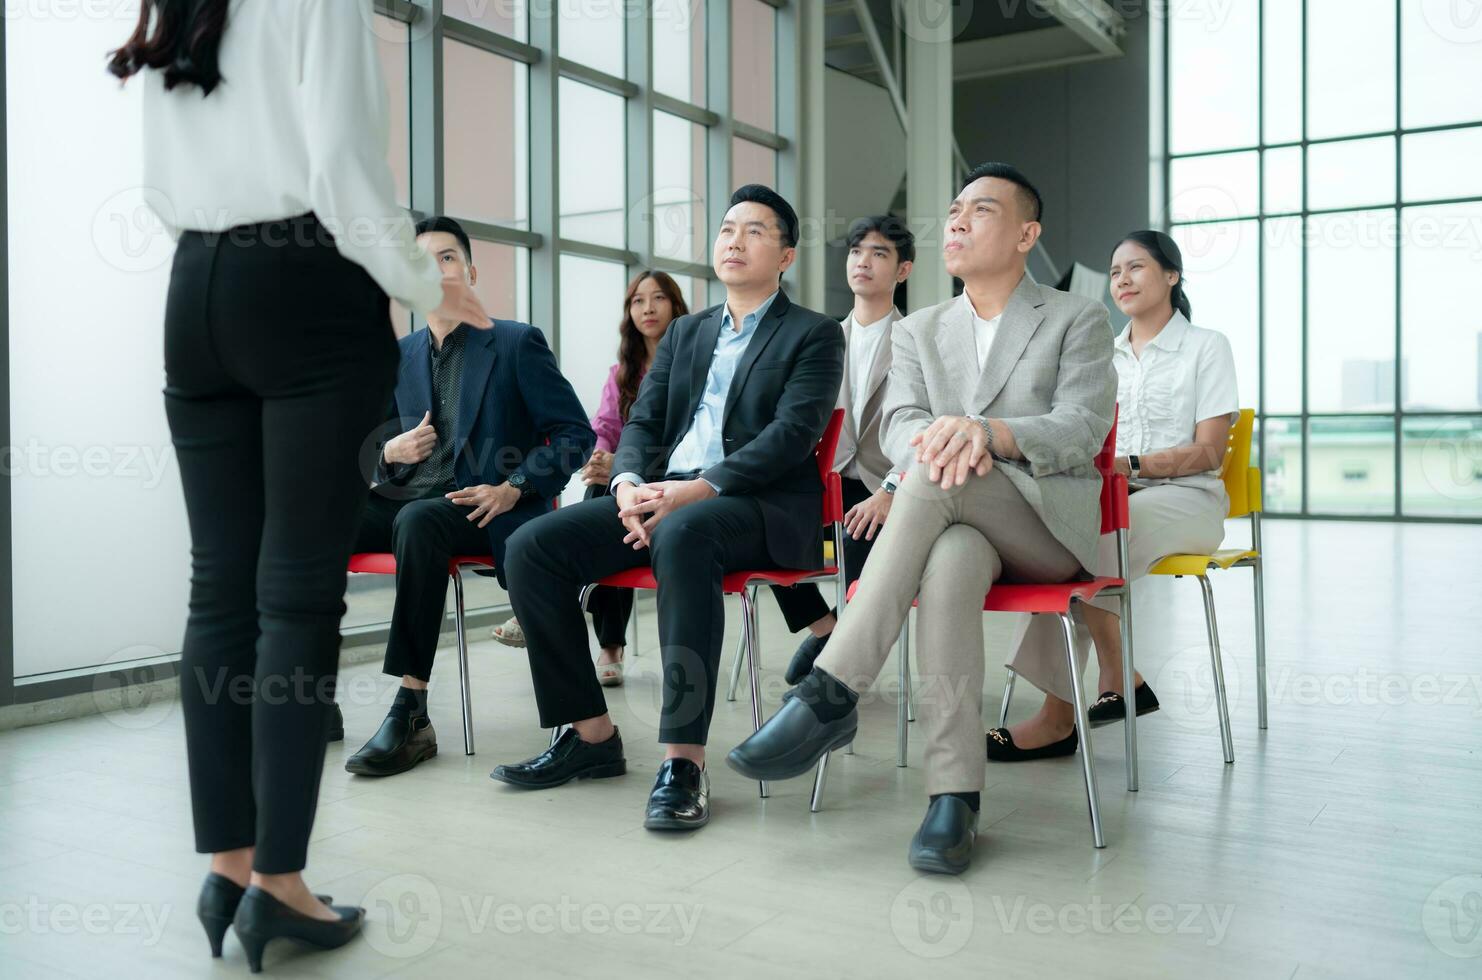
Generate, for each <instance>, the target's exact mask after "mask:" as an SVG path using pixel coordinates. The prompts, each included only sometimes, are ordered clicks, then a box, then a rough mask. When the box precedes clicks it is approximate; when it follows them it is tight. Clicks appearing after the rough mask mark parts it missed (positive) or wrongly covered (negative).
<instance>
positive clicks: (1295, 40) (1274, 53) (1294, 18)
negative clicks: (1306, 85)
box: [1260, 0, 1302, 143]
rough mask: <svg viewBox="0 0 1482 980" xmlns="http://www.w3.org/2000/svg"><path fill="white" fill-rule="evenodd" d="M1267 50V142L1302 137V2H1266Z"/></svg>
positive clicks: (1263, 15) (1265, 135)
mask: <svg viewBox="0 0 1482 980" xmlns="http://www.w3.org/2000/svg"><path fill="white" fill-rule="evenodd" d="M1260 7H1261V17H1262V19H1263V20H1264V22H1265V29H1264V32H1263V43H1264V44H1265V53H1264V58H1263V63H1262V70H1263V71H1264V73H1265V92H1264V96H1263V99H1262V106H1263V108H1264V116H1265V118H1264V120H1263V125H1264V126H1265V134H1264V139H1265V141H1266V142H1267V143H1286V142H1289V141H1295V140H1299V139H1301V138H1302V4H1301V3H1293V2H1291V0H1287V2H1286V3H1281V2H1272V0H1267V2H1266V3H1262V4H1261V5H1260Z"/></svg>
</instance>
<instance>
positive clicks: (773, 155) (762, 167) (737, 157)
mask: <svg viewBox="0 0 1482 980" xmlns="http://www.w3.org/2000/svg"><path fill="white" fill-rule="evenodd" d="M731 184H732V185H734V186H736V187H740V186H741V185H742V184H766V185H767V186H768V187H776V186H777V151H776V150H774V149H772V148H771V147H770V146H762V145H761V144H760V143H753V142H751V141H750V140H743V139H733V140H731ZM717 217H719V216H717Z"/></svg>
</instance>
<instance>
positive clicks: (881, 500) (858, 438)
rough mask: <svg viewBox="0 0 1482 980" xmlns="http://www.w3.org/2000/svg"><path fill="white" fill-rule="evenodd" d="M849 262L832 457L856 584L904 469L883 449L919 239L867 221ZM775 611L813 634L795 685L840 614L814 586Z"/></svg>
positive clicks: (886, 223)
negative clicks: (894, 353) (838, 428)
mask: <svg viewBox="0 0 1482 980" xmlns="http://www.w3.org/2000/svg"><path fill="white" fill-rule="evenodd" d="M847 242H848V246H849V257H848V259H847V260H846V261H845V264H844V271H845V275H846V276H847V277H848V280H849V289H850V291H851V292H852V293H854V309H853V310H852V311H851V312H850V314H849V316H848V317H846V318H845V319H844V321H843V324H844V341H845V344H846V345H847V346H846V350H845V353H844V383H843V385H842V386H841V387H840V389H839V407H840V408H842V409H844V429H843V432H842V433H840V436H839V448H838V450H837V452H836V453H835V455H834V469H835V471H837V472H838V473H839V474H840V475H841V476H842V478H843V479H842V481H841V482H842V487H843V496H844V506H845V508H847V512H846V514H845V515H844V529H845V531H846V533H847V534H848V537H847V538H846V539H845V542H844V572H845V577H846V579H847V580H848V581H849V582H850V583H853V582H854V580H855V579H857V578H859V570H860V569H861V568H863V567H864V563H865V559H867V558H868V557H869V556H870V548H871V546H873V545H874V543H875V536H876V534H878V533H879V531H880V527H881V526H882V525H883V524H884V523H885V518H886V516H887V515H888V514H889V513H890V502H891V500H892V499H893V498H892V495H893V494H894V493H895V489H896V487H897V486H899V484H900V477H901V474H902V473H903V472H904V470H905V466H904V465H895V464H894V463H893V462H892V461H891V460H890V458H889V457H887V456H886V455H885V450H884V449H882V448H881V446H880V422H881V418H882V413H881V407H882V405H883V404H884V401H885V387H886V385H885V380H886V377H887V376H888V375H889V374H890V330H891V328H892V327H894V326H895V322H896V321H897V320H899V319H901V311H900V310H899V309H897V308H896V305H895V294H896V291H897V289H898V288H899V287H900V286H901V285H902V284H903V283H905V281H906V280H907V279H908V278H909V277H910V275H911V263H912V262H913V261H914V260H915V258H916V236H915V235H913V234H911V231H910V229H909V228H907V227H906V225H905V222H903V221H901V219H899V218H897V217H895V216H894V215H890V214H881V215H874V216H872V217H868V218H861V219H859V220H858V221H856V222H855V223H854V225H853V226H852V227H851V228H850V229H849V238H848V240H847ZM772 594H773V595H775V596H776V597H777V605H778V607H779V608H781V610H782V615H783V617H784V618H785V619H786V620H787V628H788V630H789V631H790V632H793V633H796V632H798V631H799V630H801V629H804V628H807V630H808V631H809V633H808V636H807V637H806V638H805V639H804V640H803V642H802V644H801V645H799V646H798V649H797V652H796V653H794V654H793V657H792V662H791V663H789V664H788V665H787V675H786V676H787V682H788V683H789V684H796V683H798V682H799V681H801V680H802V679H803V678H804V677H806V676H807V675H808V672H809V671H810V670H812V669H813V662H814V661H815V660H817V659H818V656H819V654H821V653H822V652H823V648H824V646H825V645H826V644H827V643H828V638H829V636H830V635H831V634H832V633H833V630H834V626H835V625H836V624H837V623H838V620H837V618H836V616H837V613H838V610H836V609H831V608H830V607H829V605H828V603H827V602H825V601H824V598H823V594H822V593H821V592H820V591H819V589H818V586H817V585H814V584H812V583H807V584H804V585H795V586H792V587H790V588H780V587H777V588H773V589H772Z"/></svg>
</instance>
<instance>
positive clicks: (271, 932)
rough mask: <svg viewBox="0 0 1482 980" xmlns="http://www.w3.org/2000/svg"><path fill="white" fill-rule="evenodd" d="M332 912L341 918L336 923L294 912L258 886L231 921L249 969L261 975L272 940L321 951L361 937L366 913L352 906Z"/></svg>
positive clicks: (342, 906) (239, 907)
mask: <svg viewBox="0 0 1482 980" xmlns="http://www.w3.org/2000/svg"><path fill="white" fill-rule="evenodd" d="M330 908H332V909H333V910H334V911H335V912H336V913H337V914H338V915H339V918H338V919H337V920H335V921H333V922H330V921H326V920H324V919H316V918H314V917H313V916H308V915H302V914H300V913H298V912H295V911H294V910H293V909H291V908H289V907H288V906H287V905H284V904H283V903H282V902H280V901H278V900H277V899H276V898H274V897H273V896H272V895H269V894H268V893H267V892H265V891H263V890H262V889H261V888H258V887H257V886H256V885H253V886H252V887H250V888H248V889H247V892H246V894H244V895H243V896H242V901H241V902H240V903H239V904H238V905H237V914H236V917H235V918H234V919H233V920H232V924H233V925H234V926H236V929H237V939H238V940H240V941H241V943H242V948H243V949H244V950H245V951H246V952H247V967H248V969H250V970H251V971H252V972H253V973H261V972H262V951H263V948H264V947H266V946H267V944H268V941H269V940H273V939H280V938H288V939H297V940H298V941H299V942H301V943H307V944H309V945H310V946H317V947H318V948H319V949H338V948H339V947H341V946H343V945H345V944H346V943H348V942H349V941H350V940H352V939H354V938H355V937H356V936H357V935H359V933H360V927H361V925H362V924H363V923H364V922H365V909H363V908H360V907H358V906H349V905H332V906H330Z"/></svg>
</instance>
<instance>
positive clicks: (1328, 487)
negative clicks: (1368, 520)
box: [1307, 417, 1395, 514]
mask: <svg viewBox="0 0 1482 980" xmlns="http://www.w3.org/2000/svg"><path fill="white" fill-rule="evenodd" d="M1307 467H1308V474H1307V494H1308V501H1307V509H1308V510H1309V511H1312V512H1314V513H1319V514H1391V513H1393V512H1394V507H1395V424H1394V420H1393V419H1392V418H1342V417H1339V418H1314V419H1309V420H1308V423H1307Z"/></svg>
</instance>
